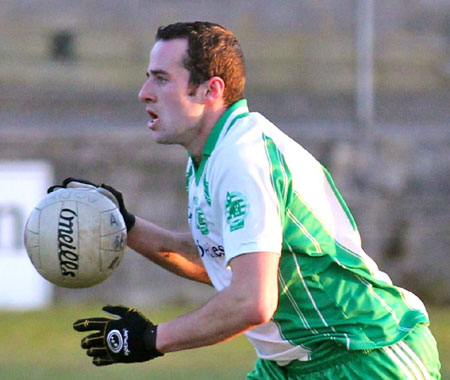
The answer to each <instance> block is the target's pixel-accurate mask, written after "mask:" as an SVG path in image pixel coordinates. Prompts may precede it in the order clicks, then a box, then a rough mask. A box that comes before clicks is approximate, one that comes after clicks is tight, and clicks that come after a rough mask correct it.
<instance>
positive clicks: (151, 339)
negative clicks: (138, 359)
mask: <svg viewBox="0 0 450 380" xmlns="http://www.w3.org/2000/svg"><path fill="white" fill-rule="evenodd" d="M157 329H158V325H149V326H147V327H146V328H145V331H144V344H145V348H146V350H147V352H148V353H150V354H151V355H152V356H153V357H158V356H163V355H164V354H163V353H162V352H160V351H158V350H157V349H156V332H157Z"/></svg>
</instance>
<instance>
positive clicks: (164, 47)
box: [149, 38, 188, 71]
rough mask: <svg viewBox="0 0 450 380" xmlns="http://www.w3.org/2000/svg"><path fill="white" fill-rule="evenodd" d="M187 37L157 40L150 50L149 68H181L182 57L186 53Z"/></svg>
mask: <svg viewBox="0 0 450 380" xmlns="http://www.w3.org/2000/svg"><path fill="white" fill-rule="evenodd" d="M187 46H188V44H187V39H185V38H182V39H181V38H177V39H174V40H169V41H163V40H159V41H157V42H156V43H155V45H153V48H152V50H151V51H150V62H149V69H150V70H165V71H168V70H169V69H175V68H177V67H178V68H180V67H181V68H183V67H184V66H183V58H184V57H185V55H186V50H187Z"/></svg>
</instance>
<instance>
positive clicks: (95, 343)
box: [73, 305, 163, 366]
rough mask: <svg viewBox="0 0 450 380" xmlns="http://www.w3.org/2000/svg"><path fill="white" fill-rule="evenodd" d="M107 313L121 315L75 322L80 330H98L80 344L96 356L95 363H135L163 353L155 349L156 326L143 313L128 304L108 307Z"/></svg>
mask: <svg viewBox="0 0 450 380" xmlns="http://www.w3.org/2000/svg"><path fill="white" fill-rule="evenodd" d="M103 310H104V311H106V312H107V313H110V314H113V315H115V316H118V317H120V318H119V319H111V318H87V319H79V320H78V321H76V322H75V323H74V324H73V328H74V329H75V330H77V331H95V330H98V332H96V333H94V334H91V335H88V336H86V337H84V338H83V339H82V340H81V347H82V348H84V349H87V355H88V356H90V357H93V358H94V359H93V360H92V363H94V364H95V365H96V366H104V365H110V364H114V363H135V362H144V361H147V360H151V359H154V358H156V357H158V356H162V355H163V354H162V353H161V352H159V351H158V350H157V349H156V330H157V327H158V326H157V325H154V324H153V323H152V322H150V321H149V320H148V319H147V318H146V317H145V316H144V315H143V314H141V313H140V312H139V311H138V310H136V309H133V308H128V307H125V306H110V305H108V306H105V307H104V308H103Z"/></svg>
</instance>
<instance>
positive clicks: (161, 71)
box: [146, 70, 169, 77]
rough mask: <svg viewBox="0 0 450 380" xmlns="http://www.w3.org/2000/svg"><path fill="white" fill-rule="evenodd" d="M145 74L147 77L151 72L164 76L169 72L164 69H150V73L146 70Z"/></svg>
mask: <svg viewBox="0 0 450 380" xmlns="http://www.w3.org/2000/svg"><path fill="white" fill-rule="evenodd" d="M146 74H147V77H148V76H150V74H152V75H161V74H162V75H165V76H169V73H168V72H167V71H165V70H150V74H149V72H148V71H147V72H146Z"/></svg>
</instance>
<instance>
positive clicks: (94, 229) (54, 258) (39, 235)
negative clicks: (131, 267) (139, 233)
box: [24, 188, 127, 288]
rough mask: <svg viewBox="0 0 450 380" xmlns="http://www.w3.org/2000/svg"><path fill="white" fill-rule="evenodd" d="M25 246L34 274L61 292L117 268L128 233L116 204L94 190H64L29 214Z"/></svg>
mask: <svg viewBox="0 0 450 380" xmlns="http://www.w3.org/2000/svg"><path fill="white" fill-rule="evenodd" d="M24 235H25V247H26V250H27V253H28V256H29V257H30V259H31V262H32V263H33V265H34V267H35V268H36V270H37V271H38V272H39V273H40V274H41V275H42V276H43V277H44V278H46V279H47V280H48V281H50V282H52V283H54V284H55V285H58V286H62V287H64V288H87V287H89V286H93V285H96V284H98V283H100V282H102V281H104V280H106V279H107V278H108V277H109V276H110V275H111V274H112V272H113V271H114V269H115V268H117V266H118V265H119V263H120V261H121V260H122V257H123V255H124V252H125V248H126V245H127V241H126V240H127V229H126V225H125V222H124V220H123V217H122V215H121V214H120V211H119V209H118V208H117V206H116V205H115V204H114V203H113V202H112V201H111V200H110V199H109V198H107V197H106V196H104V195H103V194H101V193H99V192H98V191H96V190H94V189H84V188H69V189H66V188H63V189H59V190H56V191H54V192H52V193H50V194H48V195H47V196H46V197H45V198H44V199H42V200H41V201H40V202H39V203H38V205H37V206H36V207H35V208H34V210H33V211H32V212H31V214H30V216H29V217H28V220H27V223H26V226H25V232H24Z"/></svg>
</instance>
